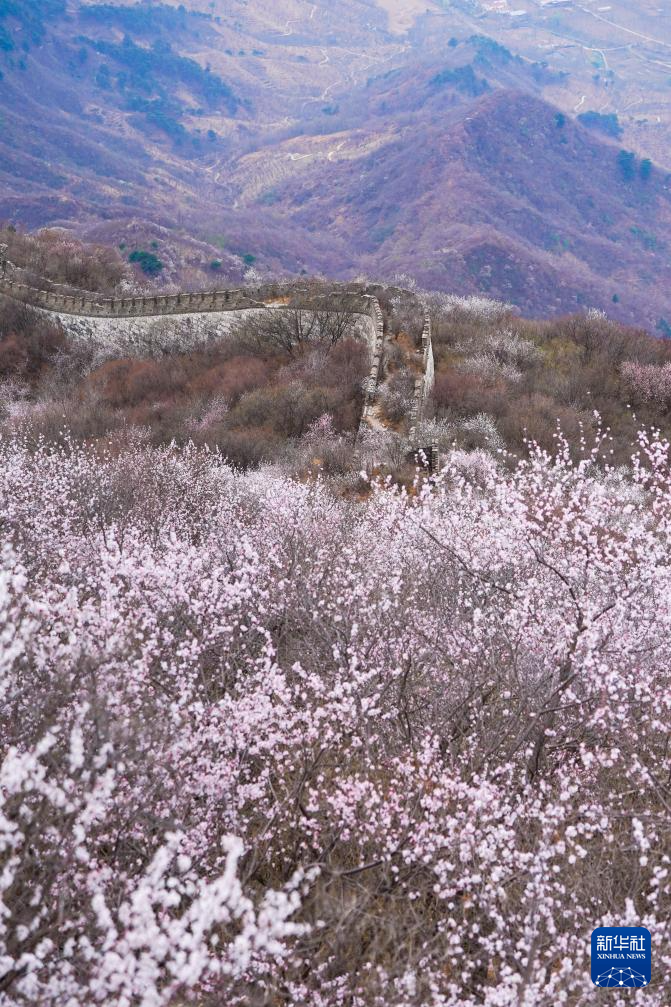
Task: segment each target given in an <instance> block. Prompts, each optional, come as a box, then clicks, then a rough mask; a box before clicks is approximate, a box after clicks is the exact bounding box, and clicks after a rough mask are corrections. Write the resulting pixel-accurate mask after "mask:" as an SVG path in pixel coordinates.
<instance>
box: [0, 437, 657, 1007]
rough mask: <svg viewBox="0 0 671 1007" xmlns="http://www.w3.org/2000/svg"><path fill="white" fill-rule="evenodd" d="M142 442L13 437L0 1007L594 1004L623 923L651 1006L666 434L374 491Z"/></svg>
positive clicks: (0, 519)
mask: <svg viewBox="0 0 671 1007" xmlns="http://www.w3.org/2000/svg"><path fill="white" fill-rule="evenodd" d="M320 424H323V421H322V420H320V421H318V422H317V423H316V424H313V426H312V427H311V428H310V437H316V438H317V439H318V438H319V436H320V435H321V427H320ZM124 438H125V439H122V438H121V437H119V439H118V441H117V442H116V443H112V444H111V445H110V447H109V449H105V448H103V446H102V444H98V445H97V446H96V447H95V449H93V448H92V449H90V450H87V449H85V448H83V447H79V446H77V445H75V444H74V443H72V442H68V441H66V442H65V443H64V444H63V446H62V447H60V448H55V447H50V448H47V447H46V446H44V445H42V446H40V445H39V444H35V443H32V442H31V443H30V444H23V443H22V442H21V441H20V440H5V441H3V442H0V456H1V465H0V529H2V541H3V552H2V561H1V564H0V642H1V647H0V692H1V694H2V702H1V703H0V767H1V768H0V1003H1V1004H2V1007H24V1005H27V1004H34V1003H40V1004H44V1005H47V1007H61V1005H62V1007H66V1005H68V1007H69V1005H75V1004H76V1005H79V1004H102V1005H109V1007H112V1005H114V1007H116V1005H119V1004H121V1005H128V1007H130V1005H133V1007H134V1005H136V1004H137V1005H141V1007H154V1005H166V1007H167V1005H175V1007H176V1005H178V1004H179V1005H183V1004H186V1003H195V1004H199V1005H204V1007H205V1005H214V1004H227V1005H232V1007H236V1005H237V1007H242V1005H250V1004H254V1005H255V1004H258V1005H276V1004H283V1005H286V1007H299V1005H300V1007H303V1005H307V1004H310V1005H311V1007H312V1005H316V1007H346V1005H347V1007H351V1005H356V1007H383V1005H385V1007H389V1005H391V1007H426V1005H432V1007H434V1005H435V1007H476V1005H478V1007H479V1005H483V1004H484V1005H486V1007H518V1005H526V1007H546V1005H547V1007H555V1005H557V1004H564V1005H568V1007H579V1005H580V1007H582V1005H584V1004H587V1003H591V1002H593V1001H594V997H593V993H592V990H593V987H592V985H591V982H590V979H589V962H588V958H589V952H588V947H589V936H590V934H591V931H592V930H593V929H594V928H595V927H596V926H599V925H615V926H617V925H628V924H638V925H641V926H646V927H648V928H649V929H650V931H651V933H652V938H653V986H651V987H650V988H649V989H648V990H647V991H646V994H645V997H646V999H645V1002H646V1004H649V1005H651V1007H664V1005H665V1004H666V1003H668V992H667V991H668V988H669V983H670V982H671V953H670V950H669V949H670V948H671V932H670V929H669V928H670V924H669V920H670V919H671V912H670V909H671V875H670V874H669V868H670V863H669V861H670V858H671V853H670V851H671V820H670V817H669V805H670V802H671V794H670V792H669V778H670V771H671V764H670V762H669V746H668V738H669V731H670V730H671V673H670V671H669V669H670V668H671V644H670V641H671V602H670V601H669V599H671V574H670V573H669V566H668V555H669V548H670V546H671V541H670V539H671V481H670V475H669V448H668V445H667V444H665V443H663V442H662V441H661V440H659V439H658V438H655V437H651V438H648V437H646V436H645V435H644V436H642V438H641V447H640V452H639V455H638V456H637V457H636V458H635V459H634V462H633V464H632V466H631V468H630V469H629V470H627V471H626V472H624V471H623V470H621V469H618V470H613V471H610V470H606V471H605V472H604V471H603V470H599V469H597V468H596V467H595V465H594V464H593V459H592V458H590V457H588V458H586V459H584V460H583V461H581V462H580V463H579V464H577V465H576V464H573V463H572V462H571V461H570V457H569V452H568V447H567V446H566V445H562V444H561V443H560V449H559V453H558V455H557V456H556V457H549V456H548V455H546V454H544V453H543V452H541V451H535V452H532V454H531V456H530V458H529V459H528V460H527V461H526V462H524V463H523V464H521V465H520V466H519V467H518V468H517V469H515V470H514V471H513V472H512V473H507V474H506V472H505V471H504V470H503V469H502V468H501V469H500V468H498V467H497V466H496V465H494V464H479V465H478V466H477V479H475V480H474V479H472V478H471V477H470V473H469V466H468V464H464V461H465V460H466V461H468V456H465V457H464V456H462V455H457V456H456V457H455V461H454V464H452V463H451V462H449V463H448V465H447V467H446V469H445V470H444V472H443V473H442V474H441V476H440V477H439V478H438V480H437V481H435V480H434V481H433V482H430V483H425V484H423V485H420V484H418V485H416V486H415V487H414V489H413V490H412V492H410V493H407V492H404V491H401V490H398V491H396V490H393V489H392V488H391V487H390V486H384V485H382V486H374V487H373V488H372V491H371V496H370V498H369V499H368V500H367V501H366V502H360V501H358V500H342V499H336V498H334V497H333V496H332V495H331V494H330V492H329V491H328V490H327V488H326V487H325V486H323V485H321V484H320V483H301V482H294V481H292V480H291V479H288V478H286V477H283V476H281V475H279V474H277V473H276V472H269V471H266V470H263V469H262V470H260V471H258V472H254V473H252V474H248V475H239V474H236V473H234V472H233V471H232V470H231V469H229V468H228V467H227V466H226V465H225V464H224V463H223V462H222V461H221V460H220V459H219V457H218V456H217V455H216V453H213V452H208V451H205V450H196V449H195V448H188V449H184V450H182V451H178V450H176V449H175V448H161V449H159V448H155V447H150V446H148V445H147V444H145V443H144V442H143V440H142V439H141V438H140V437H138V436H134V435H132V434H125V435H124ZM484 460H485V462H486V460H487V459H486V457H485V459H484ZM480 461H482V459H481V460H480ZM611 998H612V1003H613V1005H615V1007H622V1005H624V1004H625V1003H628V1002H629V1001H628V1000H627V998H626V995H625V994H622V993H619V992H618V991H617V990H612V991H611Z"/></svg>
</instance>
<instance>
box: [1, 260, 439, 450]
mask: <svg viewBox="0 0 671 1007" xmlns="http://www.w3.org/2000/svg"><path fill="white" fill-rule="evenodd" d="M54 286H57V285H55V284H49V283H48V282H47V281H45V283H44V287H35V286H31V285H29V284H27V283H24V282H22V280H21V279H20V271H19V270H16V269H15V267H13V266H12V264H11V263H10V262H9V261H8V260H7V257H6V246H3V245H0V294H5V295H6V296H7V297H12V298H14V299H15V300H18V301H22V302H23V303H25V304H29V305H30V306H31V307H35V308H39V309H42V310H45V311H52V312H54V313H56V314H63V315H75V316H83V317H87V318H160V317H167V316H171V315H180V314H193V313H198V312H222V311H241V310H244V309H246V308H263V307H273V308H277V309H279V310H281V309H282V308H284V309H291V308H300V309H303V310H315V309H318V310H321V311H324V310H333V311H336V310H337V311H350V312H352V313H353V314H359V315H364V316H367V317H368V318H369V319H370V321H371V322H372V328H371V337H370V343H371V354H372V359H371V368H370V373H369V376H368V379H367V382H366V393H365V398H364V405H363V411H362V416H361V424H360V429H361V428H362V427H365V426H367V425H368V422H369V419H370V416H371V412H372V409H373V404H374V401H375V398H376V395H377V391H378V386H379V382H380V377H381V373H380V372H381V367H382V360H383V357H384V341H385V327H384V317H383V314H382V309H381V307H380V303H379V301H378V299H377V297H374V296H373V295H372V294H364V293H361V292H359V291H353V290H351V289H350V288H348V287H347V285H346V284H333V286H332V287H331V289H330V290H329V292H328V293H327V294H324V293H322V292H321V291H319V290H315V288H309V287H305V288H300V287H298V286H297V285H296V283H295V282H294V283H268V284H262V285H260V286H256V287H239V288H237V289H232V290H208V291H198V292H195V293H179V294H148V295H141V296H137V297H101V296H99V295H97V294H94V293H91V292H89V291H77V292H74V293H73V292H72V291H67V292H60V291H59V290H57V289H56V290H54V289H53V287H54ZM49 288H52V289H49ZM398 293H400V294H402V293H404V291H398ZM419 354H421V377H418V378H417V380H416V383H415V395H414V401H413V406H412V410H411V414H410V418H409V432H410V440H411V442H413V443H414V441H415V433H416V428H417V424H418V423H419V421H420V420H421V418H422V414H423V411H424V406H425V403H426V399H427V397H428V395H429V394H430V392H431V390H432V388H433V383H434V357H433V344H432V340H431V321H430V319H429V317H428V316H427V317H426V319H425V322H424V329H423V332H422V342H421V348H420V350H419V351H418V355H419ZM418 363H419V361H418Z"/></svg>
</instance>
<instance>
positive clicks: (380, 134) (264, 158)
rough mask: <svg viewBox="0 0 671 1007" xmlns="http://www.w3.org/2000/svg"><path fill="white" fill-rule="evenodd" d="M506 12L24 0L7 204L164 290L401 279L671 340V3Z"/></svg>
mask: <svg viewBox="0 0 671 1007" xmlns="http://www.w3.org/2000/svg"><path fill="white" fill-rule="evenodd" d="M271 6H272V9H269V8H270V7H271ZM494 7H495V5H493V4H489V5H488V4H477V3H470V2H469V3H466V2H463V3H456V2H455V3H448V2H447V0H444V2H443V3H437V2H432V0H417V2H416V0H408V2H404V0H398V2H396V0H385V3H375V2H373V0H370V2H363V0H356V2H350V0H334V2H329V3H328V4H327V3H325V2H322V3H312V2H304V0H288V2H285V0H280V2H278V3H273V4H272V5H268V4H265V3H261V2H259V0H249V2H247V3H243V2H241V0H240V2H237V0H234V2H231V3H228V2H227V3H225V4H224V3H223V2H221V0H214V2H212V3H209V2H199V0H189V2H187V3H186V4H180V5H179V6H178V5H177V4H169V3H148V2H145V3H141V4H136V3H122V2H118V0H117V2H115V3H84V2H76V0H69V2H67V3H66V2H65V0H33V2H30V3H27V2H23V0H3V2H2V3H0V70H1V72H2V79H1V80H0V116H1V122H0V125H1V127H2V133H1V135H0V217H3V218H5V219H7V220H9V221H11V222H13V223H16V224H20V225H24V226H27V227H37V226H42V225H47V224H49V225H54V224H55V225H59V226H63V227H66V228H69V229H73V230H75V231H76V232H77V233H78V234H80V235H81V236H83V237H85V238H88V239H91V240H96V241H101V242H104V243H108V244H114V245H118V246H121V248H122V251H123V252H124V254H125V255H126V256H127V257H129V256H132V255H133V254H134V253H135V259H136V268H137V271H138V276H139V277H142V278H147V276H149V278H150V279H151V281H152V282H155V283H159V284H163V285H166V284H170V283H179V284H181V285H187V286H189V285H191V286H200V285H203V284H205V283H215V282H221V281H222V280H229V281H237V280H239V279H240V278H242V277H243V276H244V275H245V273H246V272H248V271H249V269H250V268H253V269H255V270H259V271H261V272H264V271H272V272H279V273H298V274H300V273H301V272H303V271H304V272H306V273H313V272H323V273H324V274H327V275H330V276H334V277H345V276H351V275H356V274H358V273H362V272H363V273H367V274H370V275H374V276H378V277H381V278H388V277H392V276H393V275H394V274H395V273H399V272H400V273H406V274H410V275H412V276H414V277H416V278H417V279H418V280H419V281H420V282H421V283H422V284H423V285H425V286H431V287H435V288H438V289H445V290H455V291H457V292H460V293H469V292H475V291H483V290H484V291H487V292H489V293H490V294H491V295H492V296H495V297H498V298H502V299H504V300H507V301H511V302H513V303H515V304H516V305H518V306H519V307H520V308H521V309H522V310H523V311H525V312H530V313H543V314H546V313H548V312H557V313H561V312H565V311H570V310H575V309H576V308H577V307H580V306H581V305H586V306H592V305H593V306H597V307H601V308H603V309H605V310H607V311H608V312H609V313H610V314H612V315H614V316H615V317H617V318H620V319H621V320H623V321H626V322H636V323H639V324H644V325H646V326H647V327H649V328H651V329H655V330H656V331H662V332H666V331H667V328H666V327H667V326H668V325H669V320H671V295H670V294H669V292H668V291H669V289H671V288H670V286H669V283H668V280H669V270H670V269H671V261H670V257H669V247H668V243H667V241H668V239H667V234H668V224H669V215H670V204H669V196H670V186H669V174H668V172H667V170H666V168H665V166H664V156H665V150H666V149H667V146H666V145H667V144H668V140H669V138H670V134H669V123H668V121H667V116H668V113H667V110H666V109H667V105H668V88H669V80H671V51H669V50H670V48H671V33H670V32H669V20H668V17H667V16H666V14H664V10H663V8H660V7H659V5H657V6H654V5H652V4H650V5H648V4H647V3H643V4H639V5H637V10H636V11H635V12H633V13H632V12H631V11H629V10H627V9H626V8H625V7H624V5H623V4H619V3H618V4H614V5H612V7H611V10H610V12H609V13H608V14H607V15H605V14H603V13H599V11H598V10H597V8H596V7H595V8H594V9H593V10H592V9H591V8H590V9H587V8H585V7H582V6H580V5H578V4H570V3H568V4H565V5H563V6H562V7H560V8H555V7H550V8H548V7H547V6H542V5H540V4H537V3H535V2H534V3H530V4H529V5H528V7H529V10H528V11H527V14H526V16H524V17H513V16H512V15H511V12H510V10H506V8H505V4H498V5H497V6H496V9H494ZM490 8H491V9H490ZM667 61H668V63H667ZM648 155H653V157H654V161H655V163H654V165H653V163H652V162H651V160H649V159H648ZM143 267H144V272H143V271H142V270H143ZM145 274H146V275H145Z"/></svg>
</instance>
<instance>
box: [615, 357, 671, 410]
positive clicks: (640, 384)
mask: <svg viewBox="0 0 671 1007" xmlns="http://www.w3.org/2000/svg"><path fill="white" fill-rule="evenodd" d="M622 380H623V382H624V385H625V388H626V389H627V391H628V392H629V394H631V395H633V396H634V397H635V398H637V399H640V400H642V401H643V402H651V403H653V404H654V405H657V406H661V407H662V408H668V406H669V405H671V364H663V365H659V364H642V363H638V362H637V361H630V362H627V363H625V364H623V365H622Z"/></svg>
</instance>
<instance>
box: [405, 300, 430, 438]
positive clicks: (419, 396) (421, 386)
mask: <svg viewBox="0 0 671 1007" xmlns="http://www.w3.org/2000/svg"><path fill="white" fill-rule="evenodd" d="M419 352H420V353H421V376H419V377H418V378H417V379H416V381H415V396H414V401H413V404H412V410H411V413H410V440H411V441H413V442H414V440H415V436H416V430H417V424H418V423H419V422H420V420H421V419H422V417H423V415H424V406H425V404H426V400H427V398H428V397H429V395H430V394H431V391H432V390H433V384H434V381H435V362H434V357H433V341H432V338H431V319H430V318H429V316H428V315H427V316H426V318H425V319H424V328H423V330H422V343H421V348H420V351H419Z"/></svg>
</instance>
